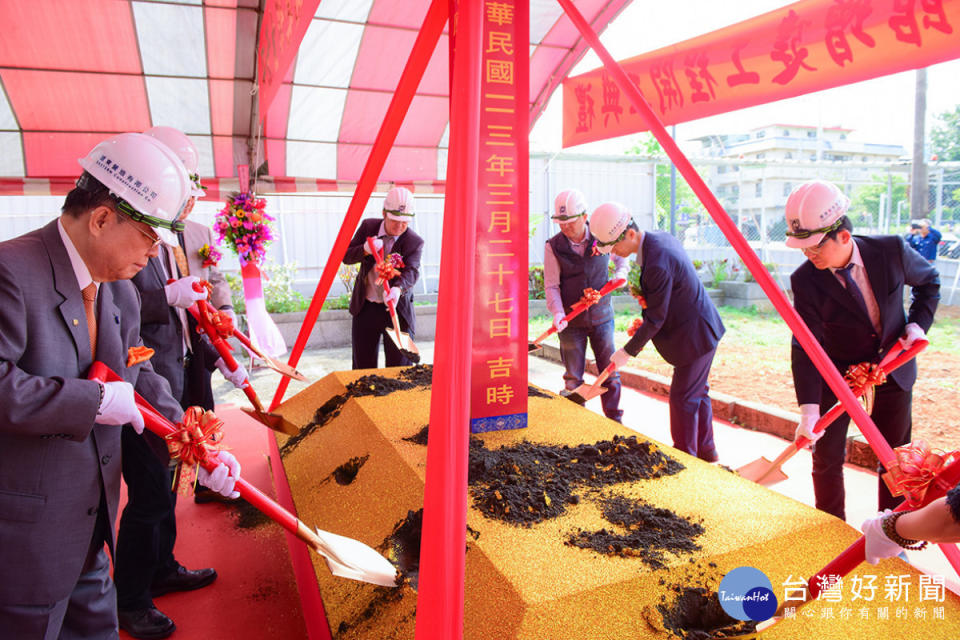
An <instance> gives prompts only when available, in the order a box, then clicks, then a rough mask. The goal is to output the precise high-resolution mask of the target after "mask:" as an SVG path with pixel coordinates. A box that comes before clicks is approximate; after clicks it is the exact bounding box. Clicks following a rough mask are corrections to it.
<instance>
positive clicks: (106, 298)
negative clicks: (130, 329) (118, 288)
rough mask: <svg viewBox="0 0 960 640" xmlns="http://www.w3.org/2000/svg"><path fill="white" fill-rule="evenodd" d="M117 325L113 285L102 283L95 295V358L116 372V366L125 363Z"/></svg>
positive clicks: (117, 317) (118, 322) (117, 314)
mask: <svg viewBox="0 0 960 640" xmlns="http://www.w3.org/2000/svg"><path fill="white" fill-rule="evenodd" d="M119 327H120V309H118V308H117V305H116V303H115V302H114V300H113V287H112V285H111V284H109V283H104V284H102V285H100V291H99V293H98V295H97V360H100V361H101V362H105V363H108V364H109V365H110V366H111V368H113V370H114V371H117V372H119V371H120V370H118V369H117V368H116V367H117V366H120V367H121V369H122V367H123V366H124V365H126V362H125V358H124V357H123V356H124V354H123V343H122V339H121V336H120V331H119Z"/></svg>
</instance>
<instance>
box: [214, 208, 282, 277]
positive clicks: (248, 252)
mask: <svg viewBox="0 0 960 640" xmlns="http://www.w3.org/2000/svg"><path fill="white" fill-rule="evenodd" d="M266 205H267V201H266V200H264V199H263V198H258V197H257V196H255V195H253V194H250V193H237V192H233V193H231V194H230V195H229V196H227V204H226V205H224V207H223V209H221V210H220V213H218V214H217V217H216V220H215V221H214V223H213V228H214V230H215V231H216V232H217V234H218V242H224V241H226V243H227V245H228V246H229V247H230V248H231V249H232V250H233V251H234V252H235V253H236V254H237V256H239V258H240V263H241V264H246V263H247V262H255V263H258V262H262V261H263V258H264V257H265V256H266V249H267V245H268V244H270V242H272V241H273V232H272V230H271V229H270V223H271V222H272V221H273V220H274V218H272V217H271V216H269V215H267V213H266V212H265V211H264V207H266Z"/></svg>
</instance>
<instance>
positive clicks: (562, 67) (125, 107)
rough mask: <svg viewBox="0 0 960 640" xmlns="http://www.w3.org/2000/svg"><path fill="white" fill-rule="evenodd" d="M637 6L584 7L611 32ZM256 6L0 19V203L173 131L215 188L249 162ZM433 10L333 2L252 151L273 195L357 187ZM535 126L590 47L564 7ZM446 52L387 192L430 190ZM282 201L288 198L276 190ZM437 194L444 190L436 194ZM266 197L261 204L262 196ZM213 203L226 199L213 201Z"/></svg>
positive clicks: (65, 180) (545, 43) (52, 185)
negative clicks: (109, 149) (0, 32)
mask: <svg viewBox="0 0 960 640" xmlns="http://www.w3.org/2000/svg"><path fill="white" fill-rule="evenodd" d="M628 3H629V0H578V2H577V6H578V8H579V9H580V10H581V11H582V12H583V13H584V15H585V16H586V17H587V18H588V19H590V20H591V21H592V22H593V24H594V25H595V26H596V27H598V28H602V27H604V26H606V24H608V23H609V21H610V20H611V19H613V17H615V16H616V15H617V14H618V13H619V12H620V11H621V10H622V9H623V8H624V7H625V6H626V5H627V4H628ZM258 5H259V2H258V0H205V1H201V0H167V1H165V2H148V1H132V0H71V1H70V2H62V1H59V0H31V1H30V2H4V3H2V4H0V24H3V25H4V36H3V38H0V83H2V92H0V145H2V147H0V148H2V149H3V153H2V154H0V193H3V194H13V193H35V192H38V191H43V190H44V189H47V190H48V191H50V192H53V193H60V192H62V191H61V190H62V189H65V188H67V187H69V185H70V178H75V177H76V175H77V174H78V172H79V166H78V165H77V158H79V157H81V156H82V155H84V154H85V153H86V152H87V151H88V150H89V149H90V148H91V147H93V146H94V145H95V144H96V143H97V142H98V141H99V140H101V139H103V138H104V137H106V136H109V135H112V134H114V133H119V132H123V131H142V130H144V129H147V128H149V127H151V126H154V125H168V126H173V127H177V128H179V129H181V130H183V131H185V132H186V133H187V134H188V135H190V137H191V138H192V139H193V141H194V142H195V143H196V145H197V149H198V150H199V152H200V171H201V175H202V176H204V177H205V180H204V182H205V183H207V184H210V185H211V186H215V187H216V186H218V184H217V183H215V182H214V180H213V179H229V178H232V177H234V176H235V175H236V165H237V164H246V163H247V158H248V155H247V148H248V147H247V144H248V139H249V138H250V131H251V124H250V121H251V107H252V105H253V104H254V100H253V99H252V96H253V93H252V92H253V91H254V90H255V85H254V80H253V79H254V60H255V51H256V39H257V18H258V15H257V10H258ZM428 6H429V0H322V1H321V2H320V5H319V7H318V9H317V12H316V15H315V16H314V18H313V20H312V21H311V24H310V26H309V28H308V30H307V33H306V36H305V37H304V39H303V42H302V44H301V46H300V49H299V52H298V55H297V58H296V61H295V63H294V64H293V65H292V66H291V68H290V70H289V72H288V73H287V76H286V78H285V81H284V84H283V85H282V86H281V88H280V91H279V92H278V94H277V96H276V98H275V100H274V101H273V104H272V106H271V107H270V110H269V112H268V113H267V114H266V117H265V118H264V126H263V127H262V128H260V130H259V132H258V133H259V136H260V139H259V140H256V141H255V143H256V144H257V149H258V158H260V159H261V161H262V160H265V161H266V162H267V168H268V173H269V175H270V176H273V178H271V179H270V180H269V183H272V186H273V187H275V188H277V189H278V190H288V189H289V190H311V191H313V190H341V189H350V188H352V183H353V182H354V181H356V180H357V178H358V177H359V175H360V172H361V170H362V168H363V166H364V164H365V162H366V160H367V156H368V155H369V152H370V148H371V145H372V144H373V141H374V138H375V137H376V134H377V131H378V128H379V126H380V123H381V121H382V120H383V116H384V114H385V113H386V110H387V105H388V104H389V101H390V97H391V95H392V92H393V90H394V88H395V87H396V83H397V80H398V79H399V77H400V73H401V71H402V70H403V67H404V64H405V63H406V61H407V58H408V56H409V54H410V50H411V48H412V46H413V42H414V40H415V38H416V36H417V32H418V29H419V27H420V23H421V21H422V19H423V17H424V15H425V14H426V11H427V7H428ZM530 8H531V28H530V114H531V126H532V124H533V122H535V121H536V118H537V117H538V116H539V114H540V112H541V111H542V109H543V108H544V106H545V105H546V102H547V99H548V98H549V97H550V95H551V94H552V93H553V91H554V90H555V89H556V88H557V86H559V83H560V82H561V81H562V80H563V78H564V77H565V75H566V74H567V72H568V71H569V70H570V69H571V68H572V67H573V65H574V64H575V63H576V62H577V61H578V60H579V59H580V57H581V56H582V55H583V53H584V51H585V49H586V45H585V44H584V43H583V42H582V40H581V38H580V37H579V35H578V34H577V32H576V30H575V29H574V27H573V25H572V24H571V23H570V22H569V20H567V19H566V18H565V17H563V16H562V11H561V9H560V5H559V4H558V3H557V2H556V0H531V7H530ZM448 74H449V69H448V51H447V38H446V36H445V35H444V36H443V37H441V40H440V43H439V46H438V48H437V50H436V52H434V54H433V57H432V59H431V61H430V64H429V65H428V67H427V70H426V73H425V75H424V77H423V80H422V81H421V83H420V86H419V88H418V90H417V95H416V97H415V98H414V100H413V103H412V105H411V108H410V112H409V113H408V115H407V118H406V120H405V121H404V124H403V126H402V127H401V129H400V132H399V134H398V136H397V140H396V144H395V145H394V148H393V150H392V151H391V153H390V156H389V157H388V159H387V162H386V165H385V167H384V170H383V173H382V175H381V177H380V180H381V182H383V183H391V182H402V183H412V184H413V186H414V187H415V188H417V189H418V190H421V191H424V190H426V191H433V190H435V189H436V188H438V187H437V184H438V181H442V180H443V178H444V173H445V166H446V147H447V120H448V118H447V109H448V107H447V85H448ZM281 187H283V188H282V189H281ZM439 188H440V189H442V182H441V183H440V186H439ZM261 190H263V189H262V188H261ZM208 198H219V190H218V189H213V190H211V193H210V194H208Z"/></svg>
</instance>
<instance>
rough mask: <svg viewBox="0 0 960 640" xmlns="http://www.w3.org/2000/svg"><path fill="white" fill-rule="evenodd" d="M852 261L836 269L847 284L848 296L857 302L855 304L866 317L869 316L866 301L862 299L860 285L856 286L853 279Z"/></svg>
mask: <svg viewBox="0 0 960 640" xmlns="http://www.w3.org/2000/svg"><path fill="white" fill-rule="evenodd" d="M852 269H853V263H852V262H851V263H850V264H848V265H847V266H845V267H843V268H842V269H837V273H838V274H840V277H841V278H843V283H844V284H845V285H847V293H849V294H850V297H852V298H853V301H854V302H856V303H857V306H858V307H859V308H860V311H862V312H863V315H864V316H866V317H867V318H869V317H870V314H869V313H868V312H867V303H866V302H864V300H863V292H862V291H860V287H859V286H857V282H856V280H854V279H853V273H852Z"/></svg>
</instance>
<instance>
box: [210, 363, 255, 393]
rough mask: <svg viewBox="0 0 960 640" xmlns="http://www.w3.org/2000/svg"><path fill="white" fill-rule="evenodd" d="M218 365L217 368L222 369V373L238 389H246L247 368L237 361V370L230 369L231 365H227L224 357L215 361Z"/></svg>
mask: <svg viewBox="0 0 960 640" xmlns="http://www.w3.org/2000/svg"><path fill="white" fill-rule="evenodd" d="M214 364H216V365H217V369H219V370H220V373H222V374H223V377H224V378H226V379H227V380H229V381H230V382H231V383H232V384H233V386H235V387H236V388H237V389H246V388H247V385H246V382H247V378H248V377H249V376H248V375H247V370H246V369H244V368H243V365H242V364H240V363H239V362H238V363H237V369H236V371H230V367H228V366H227V363H226V362H224V361H223V358H217V361H216V362H215V363H214Z"/></svg>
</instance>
